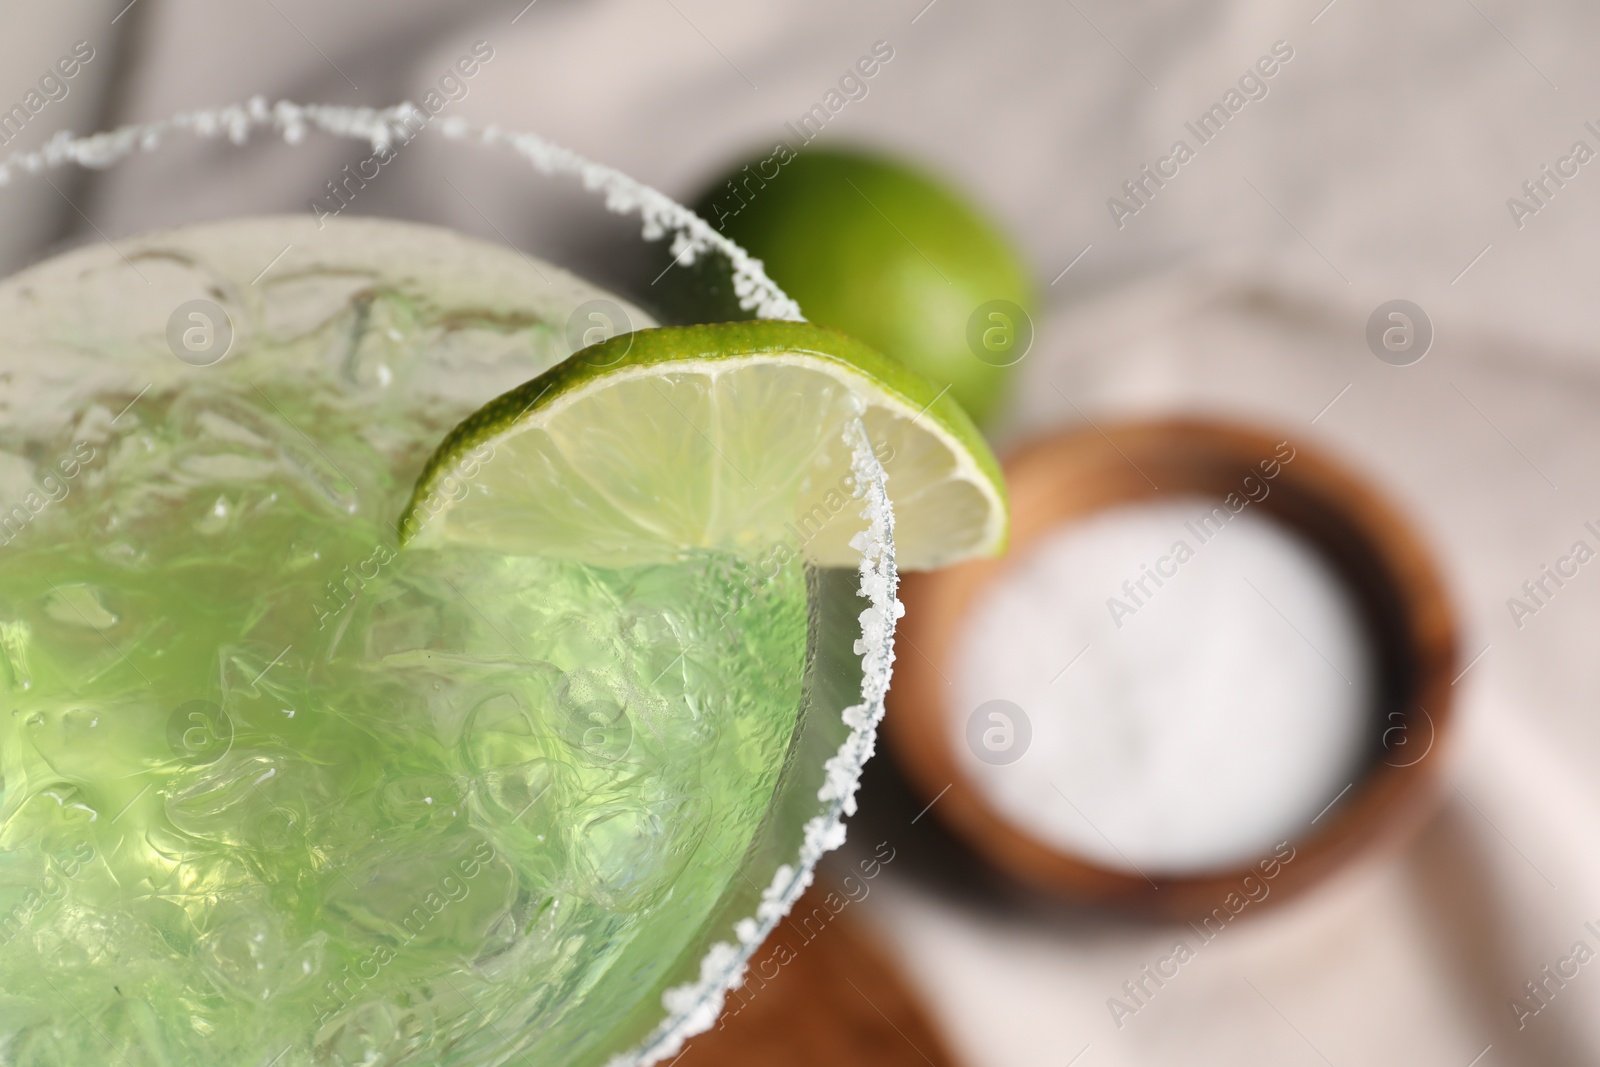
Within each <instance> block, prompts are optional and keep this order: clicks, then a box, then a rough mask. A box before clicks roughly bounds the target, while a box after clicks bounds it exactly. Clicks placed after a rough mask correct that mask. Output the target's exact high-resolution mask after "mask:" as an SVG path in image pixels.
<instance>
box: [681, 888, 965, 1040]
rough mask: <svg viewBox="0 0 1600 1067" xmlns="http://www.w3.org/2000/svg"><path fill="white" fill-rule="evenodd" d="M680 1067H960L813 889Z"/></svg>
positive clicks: (876, 958)
mask: <svg viewBox="0 0 1600 1067" xmlns="http://www.w3.org/2000/svg"><path fill="white" fill-rule="evenodd" d="M818 909H820V911H819V910H818ZM813 915H814V916H817V917H818V919H816V920H812V921H806V920H805V919H804V918H803V917H806V916H813ZM821 917H826V923H825V924H824V923H823V922H821V921H820V919H821ZM675 1063H676V1067H817V1065H818V1064H822V1065H825V1067H957V1061H956V1060H955V1059H954V1058H953V1057H952V1056H951V1055H950V1053H949V1051H948V1050H947V1049H946V1048H945V1045H944V1042H943V1040H942V1039H941V1038H940V1037H939V1035H938V1032H937V1031H936V1030H935V1029H934V1027H933V1023H932V1021H931V1019H930V1018H929V1016H928V1014H927V1012H926V1011H925V1010H924V1009H923V1007H922V1005H921V1004H920V1003H919V1002H918V1000H917V998H916V995H915V994H913V993H912V992H911V990H910V989H909V988H907V986H906V984H905V982H904V980H903V979H902V978H901V977H900V975H899V974H898V973H897V972H896V970H895V969H894V967H893V966H892V965H891V964H890V962H889V961H888V960H887V959H886V958H885V957H884V956H883V954H882V953H881V952H880V951H879V950H878V949H877V947H876V946H874V945H872V944H871V943H870V942H869V941H868V940H867V938H866V937H865V936H864V935H863V934H862V932H861V930H860V928H859V927H858V926H857V925H856V924H855V923H854V922H853V921H852V920H851V918H850V916H849V912H848V908H845V909H842V910H840V912H839V913H838V914H836V915H834V914H830V913H829V911H828V910H827V909H826V908H825V907H823V906H822V895H821V894H820V893H818V892H817V891H816V890H815V889H813V890H812V892H811V893H808V894H807V895H806V896H805V897H803V898H802V899H801V901H800V903H799V904H798V905H797V906H796V907H795V909H794V913H793V915H791V916H790V919H789V921H788V922H785V923H784V924H783V925H781V926H780V927H779V928H778V929H777V930H775V931H774V932H773V934H772V936H771V937H769V938H768V939H767V942H766V944H764V945H762V946H761V948H760V950H759V951H757V952H756V954H755V955H754V956H753V957H751V963H750V970H749V972H748V974H747V976H746V979H745V988H744V989H742V990H735V991H734V992H732V993H730V994H729V995H728V1003H727V1007H726V1008H725V1009H724V1010H723V1013H722V1018H721V1019H719V1020H718V1022H717V1025H716V1027H715V1028H713V1029H712V1030H710V1031H708V1032H706V1033H704V1034H701V1035H700V1036H699V1037H697V1038H695V1039H694V1040H693V1041H691V1042H690V1043H689V1046H688V1048H687V1049H685V1050H684V1053H683V1055H682V1056H680V1057H679V1058H678V1060H677V1061H675Z"/></svg>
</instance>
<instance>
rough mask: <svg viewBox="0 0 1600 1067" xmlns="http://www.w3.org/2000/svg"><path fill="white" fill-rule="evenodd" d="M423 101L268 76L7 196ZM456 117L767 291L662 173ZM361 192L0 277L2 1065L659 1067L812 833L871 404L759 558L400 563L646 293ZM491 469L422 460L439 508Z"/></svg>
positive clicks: (862, 641) (851, 751) (843, 703)
mask: <svg viewBox="0 0 1600 1067" xmlns="http://www.w3.org/2000/svg"><path fill="white" fill-rule="evenodd" d="M412 113H413V112H412V110H411V109H407V108H399V109H393V110H391V111H384V112H372V111H353V110H342V109H336V108H302V107H296V106H294V105H286V104H280V105H277V106H275V107H270V108H269V107H267V106H266V105H265V104H264V103H261V102H259V101H258V102H253V103H252V104H250V105H247V106H244V107H238V108H230V109H224V110H222V111H219V112H207V113H197V114H194V115H186V116H180V117H178V118H177V119H174V120H171V121H169V122H167V123H161V124H156V125H154V126H150V127H141V128H135V129H130V130H124V131H119V132H117V133H114V134H110V135H101V136H99V137H96V138H88V139H84V140H73V139H71V138H65V137H63V138H58V139H57V140H55V141H53V142H52V143H51V145H50V146H49V148H47V149H46V150H44V151H42V152H40V153H36V154H33V155H31V156H27V157H13V158H12V159H11V160H9V161H7V163H6V164H4V166H3V167H0V181H4V180H7V179H9V180H29V178H28V176H27V174H26V172H28V171H36V170H41V169H45V168H48V167H53V166H69V165H75V164H83V165H92V166H99V167H103V166H108V165H111V164H112V163H114V162H116V161H118V160H119V159H121V158H122V157H124V156H126V155H128V154H129V153H131V152H133V151H135V150H146V151H148V150H150V149H152V148H154V147H156V146H157V145H158V144H160V143H161V142H162V141H163V140H164V139H172V138H182V137H186V136H187V135H189V134H197V135H201V136H213V137H220V135H223V134H226V135H228V136H229V137H230V138H231V140H232V141H233V142H235V143H240V144H242V143H245V142H247V141H249V139H250V135H251V134H252V133H253V132H255V133H258V134H261V135H263V136H270V134H271V133H273V132H276V133H279V134H282V135H284V140H285V141H286V142H287V143H291V144H292V143H298V142H301V141H302V140H303V139H305V138H306V136H307V134H314V135H318V136H320V135H324V134H328V135H333V136H343V137H355V138H359V139H362V140H365V141H367V142H369V143H371V144H373V145H374V146H377V147H383V146H391V145H393V144H394V143H395V139H396V138H397V137H411V136H418V134H417V133H416V131H415V130H414V129H408V127H407V126H406V123H405V119H406V118H407V117H408V116H410V115H412ZM402 131H405V132H402ZM429 132H430V133H431V132H432V131H429ZM444 132H445V133H447V134H450V135H453V137H454V138H455V140H456V143H455V144H454V145H453V148H452V152H451V153H450V154H451V155H472V154H474V150H473V149H472V148H470V147H469V143H471V144H474V145H477V146H479V147H480V148H481V147H487V148H488V149H495V148H499V149H503V150H509V152H510V153H511V154H512V155H513V156H515V157H518V158H520V159H521V160H523V161H525V162H531V163H532V164H533V165H534V167H535V168H536V169H537V170H539V171H542V172H544V173H546V174H562V173H565V174H570V175H575V176H577V177H579V178H580V179H581V181H582V183H583V185H584V186H585V187H586V188H588V189H589V190H591V191H595V192H599V193H601V194H603V195H604V197H605V199H606V204H607V207H609V208H610V209H612V210H613V211H615V212H620V213H624V214H626V213H634V214H638V215H639V216H641V218H642V220H643V225H642V230H643V235H644V237H645V238H647V239H651V240H655V239H670V240H672V241H673V252H674V254H675V255H679V256H681V257H682V258H684V259H687V258H689V257H692V256H693V255H695V254H697V253H699V254H704V253H705V252H707V251H710V250H713V249H714V250H717V251H720V252H721V253H722V254H724V255H727V256H729V258H730V259H732V260H733V262H734V264H735V269H736V277H737V282H736V285H737V287H738V289H739V291H740V293H741V295H742V296H744V297H745V298H746V300H747V303H748V305H749V306H750V308H751V310H752V312H753V313H755V314H757V315H759V316H762V317H775V318H797V317H798V313H797V309H796V308H795V307H794V306H793V304H792V303H791V302H790V301H788V300H787V298H785V297H784V296H783V294H782V293H781V292H779V291H778V290H777V289H776V287H774V286H772V285H771V283H770V282H769V281H767V280H766V279H765V277H764V276H763V275H762V274H761V272H760V268H759V265H758V264H754V263H751V262H750V261H749V260H748V258H747V257H743V255H742V253H740V252H739V250H738V249H736V248H734V247H733V246H730V245H727V244H726V242H723V241H721V240H720V239H719V238H717V237H716V235H715V234H713V233H712V232H711V231H710V230H709V229H708V228H707V227H705V226H704V224H703V223H700V222H699V221H698V220H697V219H695V218H694V217H693V216H692V215H691V214H689V213H688V212H686V211H684V210H683V209H681V208H679V207H678V206H677V205H675V204H673V203H672V202H671V201H670V200H668V199H667V198H665V197H663V196H661V195H660V194H657V193H654V192H653V191H651V190H649V189H647V188H645V187H643V186H640V185H638V184H636V183H633V182H631V181H629V180H627V179H626V178H624V177H623V176H621V175H619V174H616V173H615V172H612V171H609V170H607V169H605V168H603V167H598V166H595V165H593V164H589V163H586V162H585V161H583V160H581V159H579V158H578V157H576V156H573V155H571V154H570V153H566V152H564V151H562V150H560V149H557V148H555V147H553V146H550V145H548V144H547V143H545V142H543V141H540V140H539V139H537V138H534V137H530V136H523V135H508V134H504V133H502V132H498V131H477V130H472V129H470V128H468V127H466V126H464V125H462V124H459V123H458V124H456V125H455V126H453V127H451V128H449V129H446V130H445V131H444ZM280 150H286V149H280ZM435 158H436V159H437V157H435ZM354 214H355V213H354V212H352V213H351V216H350V217H341V218H337V219H328V218H325V217H319V216H318V215H317V214H316V213H315V212H305V213H303V214H301V215H300V216H299V217H296V218H284V217H262V218H254V219H243V220H236V221H226V222H200V223H199V224H197V225H192V226H186V227H183V228H179V229H174V230H170V231H166V232H158V233H153V234H148V235H144V236H123V235H114V236H112V237H111V238H110V239H109V240H108V241H106V242H103V243H95V244H92V245H89V246H86V247H84V248H81V249H78V250H76V251H72V252H69V253H67V254H65V255H62V256H60V257H57V258H55V259H51V260H47V261H44V262H42V263H39V264H36V265H35V266H33V267H31V268H29V269H27V270H25V271H24V272H22V273H21V274H18V275H16V276H14V277H12V278H11V279H9V280H7V281H6V282H4V283H0V542H3V543H0V693H3V694H4V697H5V702H6V707H5V709H4V710H5V715H4V717H3V718H0V769H3V774H4V792H3V795H0V1050H3V1051H0V1055H3V1056H4V1057H6V1058H7V1060H8V1062H16V1063H19V1064H23V1063H26V1064H29V1065H34V1067H47V1065H49V1067H53V1065H60V1067H79V1065H82V1064H85V1063H94V1062H105V1063H113V1062H125V1063H129V1064H146V1063H148V1064H229V1065H233V1064H239V1065H247V1064H248V1065H260V1067H267V1065H277V1067H291V1065H295V1067H299V1065H312V1064H319V1065H322V1064H326V1065H338V1067H345V1065H351V1067H353V1065H357V1064H360V1065H365V1067H377V1065H400V1064H408V1065H418V1067H422V1065H455V1067H483V1065H490V1064H496V1065H498V1064H512V1063H540V1064H546V1063H549V1064H556V1063H560V1064H573V1065H588V1064H595V1065H599V1064H614V1065H630V1064H643V1063H649V1062H655V1061H657V1060H660V1059H662V1058H664V1057H668V1056H671V1055H673V1054H674V1053H675V1052H677V1050H678V1049H679V1048H680V1047H681V1045H682V1042H683V1041H684V1039H685V1038H686V1037H687V1036H689V1035H692V1034H693V1033H694V1032H697V1031H698V1030H701V1029H704V1028H705V1027H707V1026H709V1025H710V1024H711V1023H712V1022H714V1021H715V1018H716V1014H717V1012H718V1010H719V1008H720V1005H721V1002H722V997H723V994H724V993H725V991H726V990H727V989H728V988H729V987H730V985H732V984H733V983H735V982H736V981H737V980H738V978H739V976H740V974H741V971H742V968H743V964H744V961H745V959H746V958H747V957H748V956H749V955H750V953H751V952H753V951H754V949H755V948H756V947H757V946H758V945H759V944H760V943H761V941H762V940H763V939H764V937H765V936H766V934H767V933H768V932H769V931H770V930H771V928H772V927H773V925H774V924H775V923H776V922H778V921H779V920H780V919H781V917H782V916H783V914H784V913H785V912H786V910H787V909H788V908H789V907H790V905H791V904H792V903H793V901H794V900H795V899H796V897H798V895H799V894H800V893H801V892H802V891H803V890H804V889H805V887H806V885H807V884H808V883H809V881H810V879H811V874H812V869H813V867H814V866H815V864H816V862H817V860H818V858H819V857H820V856H821V855H822V853H823V852H824V851H825V850H827V849H829V848H832V847H836V846H837V845H838V844H839V843H840V842H841V841H842V840H843V836H844V831H843V826H842V822H841V820H842V817H843V816H844V815H845V814H847V813H848V812H849V811H850V810H851V808H852V806H853V800H852V798H853V795H854V791H855V786H856V780H857V777H858V774H859V771H860V767H861V764H862V762H863V761H864V760H865V759H866V758H867V756H868V755H870V753H871V751H872V747H873V743H874V733H875V730H876V725H877V722H878V720H879V718H880V717H881V715H882V707H883V705H882V698H883V693H884V690H885V688H886V686H887V683H888V675H889V665H890V660H891V648H890V641H891V636H892V630H893V620H894V619H895V617H896V615H897V611H898V604H897V602H896V600H895V597H894V588H895V570H894V550H893V539H892V518H891V515H890V511H889V505H888V498H887V496H886V492H885V480H884V473H883V469H882V467H881V465H880V463H879V458H880V456H879V454H875V450H874V446H873V445H872V443H871V441H870V440H869V438H868V435H867V432H866V430H865V428H864V425H863V423H862V422H861V420H860V419H859V418H857V419H855V420H854V421H853V422H850V423H849V424H847V425H846V426H845V427H844V428H843V432H842V433H841V434H839V435H836V436H837V438H838V439H837V440H834V441H830V442H826V443H825V447H826V448H828V449H832V450H833V452H834V460H833V467H832V468H831V469H835V470H837V469H844V470H846V471H848V472H849V475H850V476H849V477H848V478H847V479H843V480H841V481H840V482H839V484H838V485H825V486H815V487H813V488H814V489H815V490H816V491H817V492H818V494H819V497H820V496H821V495H825V494H831V495H828V496H827V499H828V501H829V503H828V504H827V506H826V507H824V508H822V510H821V512H820V513H819V512H818V511H817V508H816V507H815V506H812V507H809V508H808V507H801V509H800V511H801V513H804V514H812V515H816V514H821V516H822V517H821V519H820V520H818V523H819V525H818V528H817V529H810V528H807V529H806V530H805V532H804V533H803V534H802V533H800V532H799V531H796V544H795V546H794V547H795V551H794V552H791V553H786V554H785V555H784V558H782V559H780V560H777V561H776V562H774V559H773V557H772V556H771V555H770V554H768V555H764V556H762V557H761V558H760V559H759V560H758V559H757V558H756V557H754V556H753V555H751V554H748V553H742V552H737V551H727V550H723V549H720V548H707V549H704V550H695V551H684V552H678V553H674V554H672V555H671V558H663V559H634V558H629V559H615V558H606V559H602V560H601V561H600V562H599V563H598V564H596V563H592V562H588V561H585V560H584V559H582V558H576V557H574V556H572V555H571V554H568V555H566V556H561V555H556V556H550V557H545V556H540V555H536V554H534V555H530V554H521V553H515V552H506V551H501V550H497V549H495V548H493V547H485V546H481V545H471V544H456V543H446V544H444V545H442V546H441V545H436V544H435V545H429V546H426V547H403V546H402V540H403V537H402V534H403V533H404V531H402V530H401V529H399V528H398V526H397V524H398V520H399V518H400V516H401V515H402V513H404V512H405V511H406V508H407V502H408V499H410V498H411V496H412V491H413V486H414V483H415V482H416V480H417V478H418V476H419V474H420V473H421V472H422V471H423V470H424V466H425V464H427V462H428V460H429V456H430V453H432V452H433V451H434V448H435V446H437V445H438V444H439V442H440V440H441V439H443V438H444V437H445V435H446V433H447V432H448V431H449V430H450V428H451V427H452V426H453V425H455V424H456V423H457V422H459V421H460V420H461V419H463V418H464V417H465V416H467V415H469V414H470V413H472V412H473V411H474V410H475V409H477V408H479V407H481V406H482V405H484V404H485V403H486V402H488V401H490V400H491V399H493V398H494V397H496V396H498V395H499V394H501V393H504V392H505V391H507V390H509V389H511V388H512V387H514V386H517V385H519V384H520V383H522V382H524V381H527V380H528V379H531V378H534V377H535V376H536V375H538V374H540V372H542V371H545V370H547V369H548V368H550V367H551V366H553V365H555V364H557V363H560V362H561V361H563V360H566V359H567V358H569V357H570V356H572V354H573V353H574V351H575V350H577V349H580V348H582V347H584V346H585V345H587V344H588V343H589V342H591V341H594V340H597V339H600V338H604V337H608V336H611V335H613V334H615V333H617V331H618V329H619V327H624V328H626V327H631V328H638V327H645V326H650V325H652V324H653V321H654V320H653V319H652V317H651V315H650V313H649V312H647V311H646V310H644V308H643V306H642V304H643V301H642V300H641V301H629V300H628V299H626V298H625V297H623V296H619V295H616V294H614V293H611V292H607V291H604V290H601V289H598V288H596V287H595V286H592V285H590V284H589V283H587V282H584V281H582V280H580V279H579V278H577V277H575V276H573V275H570V274H568V273H566V272H564V271H562V270H560V269H559V268H557V267H555V266H553V265H551V264H550V263H547V262H543V261H541V260H539V259H536V258H534V257H533V256H532V255H530V254H529V253H528V252H527V251H525V250H523V249H521V248H518V247H515V246H513V245H511V243H510V242H509V241H504V242H486V241H483V240H479V239H475V238H469V237H466V236H463V235H460V234H456V233H452V232H449V231H446V230H441V229H436V228H432V227H427V226H421V225H416V224H412V223H404V222H399V221H393V220H389V221H384V220H374V219H362V218H357V217H354ZM594 331H598V334H597V333H595V332H594ZM615 350H616V346H615V345H613V346H612V348H611V349H610V350H608V351H610V352H615ZM577 358H579V359H582V358H584V357H583V355H582V353H579V355H578V357H577ZM605 358H607V359H611V358H617V357H614V356H612V355H607V356H606V357H605ZM697 432H698V430H697ZM593 444H594V447H595V448H597V449H604V448H606V447H607V443H606V441H605V440H604V439H603V436H602V437H597V438H596V439H595V441H594V443H593ZM819 447H824V446H819ZM880 452H881V450H880ZM436 458H437V457H436ZM497 462H498V463H500V464H501V465H502V467H504V465H506V464H508V463H510V462H512V460H511V459H510V458H508V457H506V456H503V455H499V454H497V452H496V450H495V448H494V447H493V446H492V445H487V446H484V447H480V448H474V449H473V450H472V451H470V452H468V453H465V454H463V455H462V456H458V457H454V458H452V460H451V462H450V465H449V466H448V469H446V470H444V471H443V473H442V475H439V472H438V471H436V470H434V468H432V467H430V468H429V470H430V472H432V473H433V474H435V475H438V476H437V477H435V478H434V481H433V482H432V483H431V484H432V485H433V487H434V488H433V494H434V495H433V498H432V501H433V503H434V504H436V505H437V506H438V507H439V508H444V507H447V506H448V505H449V504H450V503H451V502H452V501H454V500H458V499H462V498H464V497H465V496H466V495H467V494H468V493H470V492H471V490H472V487H473V485H474V483H475V482H477V481H480V480H482V479H484V478H486V477H487V475H486V474H485V472H488V471H493V472H494V473H495V474H496V476H499V475H501V474H502V473H503V471H495V470H494V465H495V464H496V463H497ZM749 488H751V489H752V490H755V489H759V488H760V487H756V486H751V487H749ZM729 491H731V490H729ZM835 499H837V500H839V501H844V502H846V503H844V504H843V505H836V504H834V503H832V501H834V500H835ZM412 503H413V504H416V503H417V502H416V501H413V502H412ZM421 504H422V505H423V506H424V507H423V513H422V514H423V518H424V520H425V519H426V518H427V512H428V505H429V504H430V499H429V498H428V497H424V498H423V499H422V501H421ZM412 515H413V516H414V515H415V512H413V513H412ZM823 525H826V526H828V527H829V529H828V530H827V531H826V532H823V531H822V530H821V526H823ZM813 539H815V540H816V541H817V542H818V543H822V542H826V543H827V544H828V545H830V546H832V548H831V550H830V551H831V552H832V553H833V556H832V559H831V562H832V563H833V564H835V565H829V566H818V565H815V564H814V563H812V562H807V561H806V560H807V551H806V550H805V549H804V547H803V545H802V543H801V542H803V541H810V540H813ZM841 546H849V547H848V550H846V549H845V548H843V547H841ZM846 551H847V556H843V557H842V556H841V555H840V553H843V552H846Z"/></svg>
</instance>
